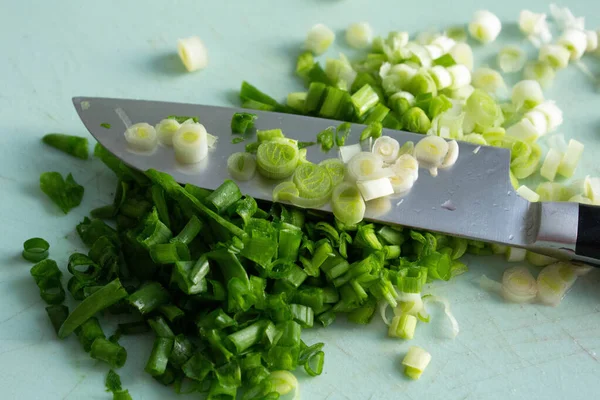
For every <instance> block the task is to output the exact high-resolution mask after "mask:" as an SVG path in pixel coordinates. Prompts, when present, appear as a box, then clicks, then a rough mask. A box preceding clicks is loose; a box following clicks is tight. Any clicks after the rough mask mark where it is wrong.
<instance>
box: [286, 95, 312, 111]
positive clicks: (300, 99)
mask: <svg viewBox="0 0 600 400" xmlns="http://www.w3.org/2000/svg"><path fill="white" fill-rule="evenodd" d="M306 96H307V93H306V92H293V93H290V94H288V96H287V100H286V104H287V105H288V106H289V107H291V108H293V109H294V110H295V111H297V112H298V113H302V112H303V111H304V103H305V102H306Z"/></svg>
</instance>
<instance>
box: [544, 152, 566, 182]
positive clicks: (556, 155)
mask: <svg viewBox="0 0 600 400" xmlns="http://www.w3.org/2000/svg"><path fill="white" fill-rule="evenodd" d="M562 157H563V155H562V153H561V152H560V151H558V150H556V149H552V148H551V149H550V150H548V153H546V158H545V159H544V163H543V164H542V167H541V168H540V175H541V176H542V177H544V178H546V179H548V180H549V181H553V180H554V178H555V177H556V172H557V171H558V166H559V165H560V162H561V160H562Z"/></svg>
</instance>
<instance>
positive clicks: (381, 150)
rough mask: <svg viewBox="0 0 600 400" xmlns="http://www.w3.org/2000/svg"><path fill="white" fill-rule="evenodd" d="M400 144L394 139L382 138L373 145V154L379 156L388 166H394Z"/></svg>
mask: <svg viewBox="0 0 600 400" xmlns="http://www.w3.org/2000/svg"><path fill="white" fill-rule="evenodd" d="M399 150H400V143H398V141H397V140H396V139H394V138H392V137H389V136H381V137H379V138H377V140H375V143H373V150H372V151H373V153H375V154H377V155H378V156H379V157H381V159H382V160H383V161H384V162H385V163H388V164H392V163H393V162H394V161H396V159H397V158H398V151H399Z"/></svg>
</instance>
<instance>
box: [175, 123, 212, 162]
mask: <svg viewBox="0 0 600 400" xmlns="http://www.w3.org/2000/svg"><path fill="white" fill-rule="evenodd" d="M207 135H208V133H207V132H206V129H205V128H204V125H202V124H197V123H186V122H184V123H183V124H182V125H181V128H179V130H178V131H177V133H175V135H174V136H173V149H174V150H175V158H176V159H177V161H179V162H180V163H182V164H194V163H198V162H200V161H202V160H203V159H205V158H206V156H207V155H208V140H207Z"/></svg>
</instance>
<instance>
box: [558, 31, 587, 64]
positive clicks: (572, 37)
mask: <svg viewBox="0 0 600 400" xmlns="http://www.w3.org/2000/svg"><path fill="white" fill-rule="evenodd" d="M558 44H559V45H561V46H563V47H564V48H565V49H567V50H569V54H570V59H571V60H573V61H576V60H579V59H580V58H581V56H583V53H585V50H586V49H587V36H586V34H585V32H584V31H582V30H579V29H567V30H566V31H564V32H563V34H562V36H561V37H560V38H559V39H558Z"/></svg>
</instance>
